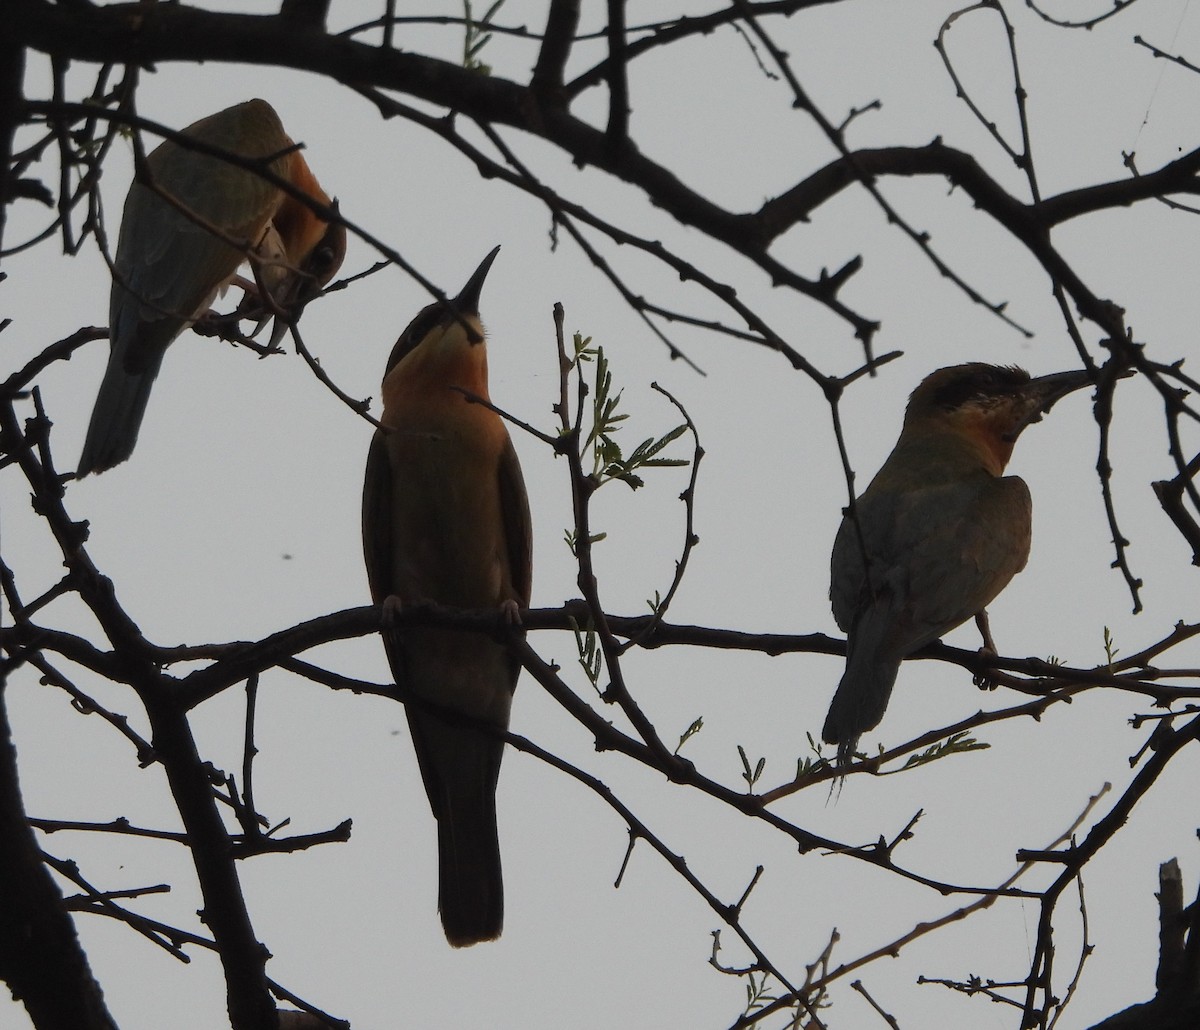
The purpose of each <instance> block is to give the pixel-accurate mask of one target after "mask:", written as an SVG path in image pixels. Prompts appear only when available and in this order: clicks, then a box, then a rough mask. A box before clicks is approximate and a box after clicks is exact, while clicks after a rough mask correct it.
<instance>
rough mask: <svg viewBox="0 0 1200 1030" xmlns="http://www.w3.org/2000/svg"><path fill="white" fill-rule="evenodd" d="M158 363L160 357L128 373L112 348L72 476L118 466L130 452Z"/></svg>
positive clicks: (139, 427)
mask: <svg viewBox="0 0 1200 1030" xmlns="http://www.w3.org/2000/svg"><path fill="white" fill-rule="evenodd" d="M161 362H162V355H161V354H160V355H159V356H158V360H156V361H153V362H152V363H151V364H150V365H149V366H148V367H146V368H142V369H140V370H138V371H136V372H129V371H126V369H125V362H124V359H123V355H122V353H121V351H120V349H119V348H114V349H113V352H112V354H111V355H110V356H109V360H108V367H107V368H106V369H105V370H104V380H103V381H102V382H101V383H100V392H99V393H98V394H97V395H96V405H95V407H93V408H92V420H91V422H89V423H88V431H87V439H86V440H84V444H83V454H82V455H81V456H80V458H79V467H78V469H77V470H76V473H75V474H76V476H78V477H80V478H82V477H83V476H86V475H88V474H89V473H91V472H103V471H105V470H106V469H110V468H112V467H113V466H114V465H119V464H120V463H121V462H123V461H124V460H125V459H126V458H128V457H129V456H130V455H131V454H132V453H133V446H134V444H136V443H137V438H138V430H139V429H141V426H142V418H143V417H144V416H145V414H146V402H147V401H149V400H150V389H151V387H153V385H154V379H155V377H156V376H157V375H158V369H159V366H160V364H161Z"/></svg>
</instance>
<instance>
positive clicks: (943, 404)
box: [933, 366, 1029, 411]
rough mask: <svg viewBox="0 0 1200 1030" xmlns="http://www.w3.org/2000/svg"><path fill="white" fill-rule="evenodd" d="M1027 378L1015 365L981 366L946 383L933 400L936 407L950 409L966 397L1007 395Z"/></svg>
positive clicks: (958, 406)
mask: <svg viewBox="0 0 1200 1030" xmlns="http://www.w3.org/2000/svg"><path fill="white" fill-rule="evenodd" d="M1028 382H1029V375H1028V373H1026V372H1024V371H1022V370H1021V369H1019V368H1005V367H1002V366H984V367H982V368H980V369H979V370H978V371H977V372H975V373H974V374H971V375H963V376H959V377H957V378H955V379H952V380H951V381H950V382H948V383H946V385H945V386H943V387H942V388H941V389H940V390H938V391H937V393H936V394H934V397H933V402H934V404H935V405H936V406H938V407H940V408H945V409H946V410H947V411H953V410H954V409H955V408H960V407H962V406H963V405H964V404H966V403H967V402H968V401H970V400H977V399H978V400H983V399H985V398H989V397H991V398H995V397H1007V396H1010V395H1012V394H1014V393H1017V392H1019V391H1020V390H1021V389H1022V387H1024V386H1025V385H1026V384H1027V383H1028Z"/></svg>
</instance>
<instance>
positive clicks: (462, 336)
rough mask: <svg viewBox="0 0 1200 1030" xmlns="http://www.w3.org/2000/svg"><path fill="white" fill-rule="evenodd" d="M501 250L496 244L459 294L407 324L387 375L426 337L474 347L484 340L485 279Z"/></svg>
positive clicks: (419, 313) (422, 311) (426, 307)
mask: <svg viewBox="0 0 1200 1030" xmlns="http://www.w3.org/2000/svg"><path fill="white" fill-rule="evenodd" d="M498 253H500V248H499V247H494V248H493V249H492V250H491V251H490V252H489V253H488V255H487V257H485V258H484V259H483V260H482V261H481V262H480V263H479V267H478V268H476V269H475V271H474V272H472V273H471V278H470V279H468V280H467V284H466V285H465V286H464V287H463V288H462V289H461V290H459V292H458V296H457V297H454V298H447V299H446V300H435V301H434V302H433V303H432V304H429V305H427V306H425V307H424V308H422V309H421V311H420V312H418V314H417V317H416V318H414V319H413V320H412V321H411V322H409V323H408V325H407V326H406V327H405V329H404V332H402V333H401V334H400V338H399V339H398V340H397V341H396V345H395V346H394V347H393V348H392V353H391V354H390V355H388V362H387V368H386V369H385V370H384V373H383V374H384V378H385V379H386V378H387V374H388V373H389V372H391V370H392V369H393V368H395V367H396V365H398V364H399V363H400V361H401V360H402V359H403V358H405V357H406V356H407V355H408V354H410V353H412V352H413V351H415V350H416V349H417V348H418V347H420V346H421V345H422V344H424V343H425V342H426V341H429V342H430V343H434V342H438V343H441V344H451V345H452V344H454V343H458V342H462V343H465V344H466V345H467V346H468V347H474V346H477V345H480V344H482V343H483V342H484V333H483V325H482V324H481V323H480V321H479V296H480V294H481V293H482V292H483V283H484V280H485V279H487V274H488V271H489V269H490V268H491V267H492V262H493V261H495V260H496V255H497V254H498Z"/></svg>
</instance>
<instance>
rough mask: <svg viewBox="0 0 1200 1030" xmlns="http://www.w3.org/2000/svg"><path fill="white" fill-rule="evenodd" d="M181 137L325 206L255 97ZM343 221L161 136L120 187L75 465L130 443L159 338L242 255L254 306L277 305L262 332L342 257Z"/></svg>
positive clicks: (88, 467)
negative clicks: (103, 331)
mask: <svg viewBox="0 0 1200 1030" xmlns="http://www.w3.org/2000/svg"><path fill="white" fill-rule="evenodd" d="M181 135H182V136H184V137H186V138H188V139H191V140H195V141H197V142H198V143H201V144H205V145H207V146H209V147H214V148H217V149H219V150H221V151H225V152H228V153H229V154H232V155H235V156H237V157H241V158H246V159H250V160H259V161H261V162H262V163H263V165H264V167H265V168H266V169H268V170H269V171H270V172H272V173H273V174H274V175H276V176H278V177H279V178H280V179H283V180H285V181H286V182H288V183H290V184H291V185H292V186H294V187H295V188H296V189H297V190H299V191H300V192H301V193H303V194H305V195H307V196H308V197H311V198H312V200H313V201H315V202H316V203H317V204H321V205H325V206H328V205H329V203H330V200H329V197H328V196H327V195H326V193H325V191H324V190H322V189H321V187H320V185H319V184H318V183H317V180H316V179H315V178H314V177H313V174H312V172H311V171H310V170H309V167H308V164H307V163H306V162H305V160H304V158H303V157H302V156H301V154H300V151H299V150H297V149H296V147H295V144H293V143H292V141H291V139H290V138H289V137H288V135H287V133H285V132H284V131H283V125H282V123H281V122H280V120H279V116H278V115H277V114H276V113H275V111H274V109H273V108H272V107H271V105H270V104H268V103H267V102H266V101H265V100H248V101H246V102H245V103H242V104H238V105H236V106H234V107H230V108H227V109H226V110H224V111H218V112H217V113H216V114H213V115H209V116H208V117H207V118H202V119H201V120H200V121H198V122H195V123H193V124H192V125H189V126H188V127H187V128H186V129H184V130H183V132H182V133H181ZM345 253H346V231H345V228H344V227H343V226H341V225H339V224H336V223H333V222H326V221H324V220H323V219H321V218H320V217H318V216H317V215H316V214H314V212H313V211H312V209H311V208H309V207H308V206H307V205H305V204H303V203H302V202H300V201H299V200H297V199H296V198H295V197H293V196H291V195H290V194H288V193H287V192H286V191H284V190H283V189H280V187H278V186H277V185H275V184H274V183H272V182H268V181H267V180H266V179H265V178H263V177H262V176H261V175H258V174H256V172H255V171H253V170H251V169H249V168H243V167H240V166H238V165H235V164H231V163H230V162H228V161H225V160H222V159H221V158H219V157H215V156H213V155H211V154H208V153H201V152H199V151H197V150H191V149H189V148H188V147H187V146H186V145H185V144H183V143H179V142H176V141H174V140H164V141H163V142H162V143H161V144H160V145H159V146H158V147H156V148H155V149H154V150H153V151H152V152H151V153H150V155H149V156H148V157H147V158H146V162H145V167H144V169H142V170H141V171H140V172H139V176H138V178H137V179H136V180H135V181H134V183H133V185H132V186H130V188H129V195H128V196H127V197H126V199H125V212H124V215H123V217H122V219H121V235H120V238H119V240H118V242H117V253H116V257H115V258H114V259H113V284H112V290H111V293H110V296H109V323H108V324H109V338H110V347H111V350H110V351H109V357H108V367H107V368H106V370H105V372H104V380H103V382H101V384H100V392H99V394H98V396H97V397H96V405H95V407H94V408H93V409H92V419H91V422H90V424H89V425H88V432H87V439H86V440H85V442H84V445H83V454H82V456H81V457H80V459H79V467H78V470H77V475H79V476H85V475H87V474H88V473H89V472H103V471H104V470H105V469H110V468H112V467H113V466H114V465H117V464H119V463H120V462H122V461H124V460H125V459H126V458H128V457H129V456H130V455H131V454H132V453H133V448H134V444H135V443H136V442H137V437H138V430H139V429H140V428H141V424H142V418H143V416H144V415H145V412H146V403H147V401H148V400H149V399H150V388H151V387H152V386H153V384H154V379H155V377H156V376H157V375H158V370H159V367H160V366H161V365H162V360H163V355H164V354H165V353H166V350H167V347H168V345H169V344H170V343H171V342H172V341H173V340H174V339H175V338H176V337H177V336H178V335H179V334H180V333H181V332H183V330H184V329H186V328H187V327H188V326H189V325H191V324H192V323H193V322H194V321H196V319H197V318H199V317H200V316H201V315H202V314H204V312H205V311H206V310H207V309H208V306H209V305H210V304H211V303H212V301H213V298H214V297H216V295H217V293H218V291H220V290H221V289H222V288H223V287H225V286H226V285H228V284H229V282H231V281H232V280H233V279H234V274H235V273H236V271H237V268H238V266H239V265H240V264H242V262H243V261H246V260H247V259H248V260H249V261H250V263H251V264H252V265H253V266H254V267H255V275H256V278H257V280H258V282H259V283H260V284H261V289H262V291H263V292H265V293H266V294H267V296H266V297H260V298H259V307H260V311H261V312H262V313H263V316H264V317H265V315H266V314H271V313H274V314H276V315H277V316H280V315H281V316H282V317H277V318H276V325H275V331H274V333H273V334H272V339H271V342H272V344H275V343H277V342H278V341H279V338H280V337H281V336H282V335H283V333H284V331H285V330H286V327H287V324H288V323H289V322H292V321H294V320H295V319H296V318H298V317H299V315H300V311H301V309H302V308H303V307H304V305H305V304H306V303H307V302H308V301H309V300H311V299H312V298H313V297H315V296H316V295H317V294H318V293H320V292H321V288H322V287H323V286H324V285H325V284H326V283H327V282H329V280H330V279H331V278H332V277H333V274H334V273H335V272H336V271H337V270H338V268H339V267H341V264H342V258H343V257H344V256H345Z"/></svg>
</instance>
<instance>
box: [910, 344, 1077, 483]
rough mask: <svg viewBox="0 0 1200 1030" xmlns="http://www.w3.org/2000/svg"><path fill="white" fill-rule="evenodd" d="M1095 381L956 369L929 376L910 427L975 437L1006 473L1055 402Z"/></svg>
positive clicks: (979, 367)
mask: <svg viewBox="0 0 1200 1030" xmlns="http://www.w3.org/2000/svg"><path fill="white" fill-rule="evenodd" d="M1091 382H1092V379H1091V375H1090V373H1088V372H1085V371H1076V372H1058V373H1055V374H1053V375H1047V376H1039V377H1037V378H1031V377H1030V375H1029V373H1028V372H1026V371H1025V370H1024V369H1023V368H1017V367H1015V366H1005V365H988V364H985V363H983V362H972V363H971V364H967V365H953V366H951V367H949V368H940V369H938V370H937V371H936V372H934V373H932V374H931V375H928V376H926V377H925V379H924V380H923V381H922V382H921V384H920V386H918V387H917V388H916V389H915V390H914V391H913V394H912V397H911V398H909V402H908V408H907V410H906V412H905V415H904V424H905V427H908V426H910V425H914V424H917V423H930V422H932V423H934V424H937V425H939V426H941V427H943V428H946V429H949V430H951V431H954V432H957V433H959V434H961V435H963V436H967V437H971V438H973V439H975V440H976V441H977V442H978V443H980V444H982V445H983V446H984V447H985V448H986V449H987V450H988V451H989V452H990V453H991V454H992V455H993V456H994V457H995V458H996V459H997V460H998V461H999V463H1000V468H1001V469H1003V467H1004V465H1006V464H1007V463H1008V459H1009V456H1010V455H1011V454H1012V448H1013V444H1014V443H1016V440H1017V437H1019V436H1020V435H1021V433H1022V432H1023V431H1024V429H1025V427H1026V426H1029V425H1032V424H1033V423H1034V422H1040V421H1041V418H1042V415H1043V414H1045V413H1046V412H1048V411H1049V410H1050V409H1051V407H1053V406H1054V404H1055V402H1057V401H1058V400H1059V399H1061V398H1062V397H1065V396H1066V395H1067V394H1068V393H1071V392H1072V391H1074V390H1078V389H1081V388H1082V387H1085V386H1087V385H1089V384H1090V383H1091Z"/></svg>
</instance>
